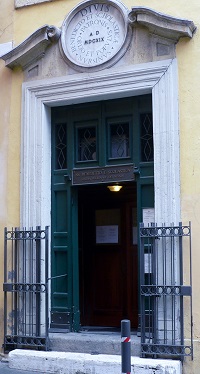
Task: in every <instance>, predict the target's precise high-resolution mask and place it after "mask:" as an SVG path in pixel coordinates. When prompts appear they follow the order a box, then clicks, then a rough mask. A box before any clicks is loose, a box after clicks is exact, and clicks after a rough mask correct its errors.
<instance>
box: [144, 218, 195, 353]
mask: <svg viewBox="0 0 200 374" xmlns="http://www.w3.org/2000/svg"><path fill="white" fill-rule="evenodd" d="M140 250H141V253H140V284H141V356H142V357H159V356H161V357H163V356H165V357H178V358H181V359H183V358H184V356H191V358H193V341H192V335H193V328H192V269H191V224H189V225H188V226H183V225H182V223H179V225H178V226H173V225H172V226H164V225H163V226H160V227H158V226H156V225H155V224H154V225H153V224H152V225H151V226H149V227H144V225H143V224H141V225H140ZM186 276H187V279H184V277H186ZM186 281H187V283H188V285H187V286H186V285H185V284H187V283H186ZM185 297H188V301H189V302H188V306H187V319H185V320H184V317H185V316H184V300H185ZM184 323H185V325H187V330H188V327H189V345H185V339H184V331H185V326H184ZM187 338H188V336H187Z"/></svg>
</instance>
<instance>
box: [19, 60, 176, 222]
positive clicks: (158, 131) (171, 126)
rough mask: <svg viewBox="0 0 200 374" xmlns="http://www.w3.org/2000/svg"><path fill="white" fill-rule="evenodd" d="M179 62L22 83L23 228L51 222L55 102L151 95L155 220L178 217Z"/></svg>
mask: <svg viewBox="0 0 200 374" xmlns="http://www.w3.org/2000/svg"><path fill="white" fill-rule="evenodd" d="M177 78H178V72H177V61H176V59H172V60H163V61H158V62H150V63H146V64H140V65H133V66H122V67H120V68H118V69H116V70H115V69H110V70H103V71H101V72H98V73H91V74H88V73H76V74H72V75H67V76H64V77H60V78H52V79H44V80H37V81H32V82H26V83H24V84H23V99H22V127H21V134H22V135H21V136H22V141H21V147H22V148H21V201H20V207H21V214H20V216H21V226H26V227H30V226H33V227H34V226H36V225H41V226H42V227H44V226H45V225H50V223H51V216H50V214H51V111H50V107H52V106H58V105H59V106H61V105H70V104H75V103H80V102H88V101H96V100H107V99H113V98H119V97H125V96H136V95H143V94H147V93H152V101H153V133H154V186H155V187H154V188H155V222H157V223H159V224H160V223H162V222H165V223H166V224H170V223H172V222H174V223H178V222H179V221H180V164H179V142H180V140H179V115H178V83H177Z"/></svg>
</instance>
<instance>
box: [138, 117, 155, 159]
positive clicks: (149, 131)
mask: <svg viewBox="0 0 200 374" xmlns="http://www.w3.org/2000/svg"><path fill="white" fill-rule="evenodd" d="M140 134H141V136H140V145H141V161H142V162H149V161H153V121H152V113H142V114H141V115H140Z"/></svg>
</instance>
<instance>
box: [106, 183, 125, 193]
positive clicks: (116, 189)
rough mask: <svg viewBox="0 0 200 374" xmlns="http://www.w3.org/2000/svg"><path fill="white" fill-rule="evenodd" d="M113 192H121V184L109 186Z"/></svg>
mask: <svg viewBox="0 0 200 374" xmlns="http://www.w3.org/2000/svg"><path fill="white" fill-rule="evenodd" d="M107 188H108V189H109V190H110V191H111V192H119V191H120V190H121V188H122V186H120V185H119V184H113V186H107Z"/></svg>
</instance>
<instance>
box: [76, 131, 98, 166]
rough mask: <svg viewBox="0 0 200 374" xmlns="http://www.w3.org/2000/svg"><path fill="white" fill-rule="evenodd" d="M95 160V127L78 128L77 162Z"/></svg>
mask: <svg viewBox="0 0 200 374" xmlns="http://www.w3.org/2000/svg"><path fill="white" fill-rule="evenodd" d="M95 160H96V127H95V126H94V127H81V128H78V160H77V161H95Z"/></svg>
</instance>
